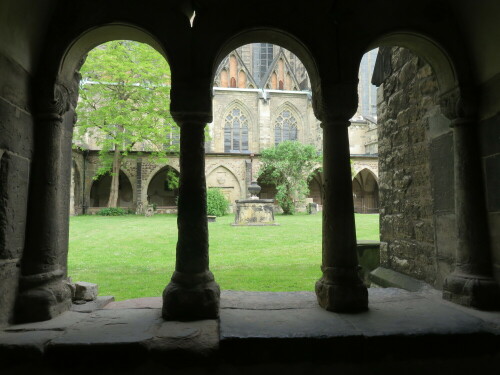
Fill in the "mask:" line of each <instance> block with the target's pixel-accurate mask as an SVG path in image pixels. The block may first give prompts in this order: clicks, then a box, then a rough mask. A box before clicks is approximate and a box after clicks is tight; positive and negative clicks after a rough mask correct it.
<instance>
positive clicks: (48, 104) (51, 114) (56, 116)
mask: <svg viewBox="0 0 500 375" xmlns="http://www.w3.org/2000/svg"><path fill="white" fill-rule="evenodd" d="M50 91H51V92H48V93H44V94H41V95H40V96H39V97H40V100H39V102H38V118H39V119H41V120H49V121H50V120H55V121H60V120H61V116H62V115H64V114H65V113H66V112H67V111H69V110H70V109H71V95H72V93H71V90H70V89H69V88H68V87H67V86H66V85H64V84H62V83H56V84H55V85H54V89H53V90H50Z"/></svg>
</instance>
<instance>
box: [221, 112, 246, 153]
mask: <svg viewBox="0 0 500 375" xmlns="http://www.w3.org/2000/svg"><path fill="white" fill-rule="evenodd" d="M242 151H248V120H247V117H246V116H245V115H244V114H243V112H242V111H241V110H240V109H238V108H234V109H232V110H231V112H229V114H228V115H227V116H226V120H225V125H224V152H242Z"/></svg>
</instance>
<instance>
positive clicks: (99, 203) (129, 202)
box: [89, 169, 135, 208]
mask: <svg viewBox="0 0 500 375" xmlns="http://www.w3.org/2000/svg"><path fill="white" fill-rule="evenodd" d="M132 181H133V179H132V178H131V176H130V175H129V174H128V173H127V172H126V171H125V170H124V169H120V176H119V187H118V204H117V206H118V207H127V208H132V207H133V205H134V202H135V199H134V197H135V189H134V184H133V183H132ZM110 187H111V176H110V175H109V174H106V175H103V176H99V178H97V179H96V180H94V181H92V185H91V186H90V191H89V196H90V200H89V202H90V206H91V207H106V205H107V203H108V199H109V189H110Z"/></svg>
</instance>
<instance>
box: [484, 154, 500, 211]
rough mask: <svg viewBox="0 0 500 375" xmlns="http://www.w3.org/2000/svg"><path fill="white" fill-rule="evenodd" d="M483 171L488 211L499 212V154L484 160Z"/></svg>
mask: <svg viewBox="0 0 500 375" xmlns="http://www.w3.org/2000/svg"><path fill="white" fill-rule="evenodd" d="M484 170H485V175H486V176H485V177H486V202H487V207H488V211H490V212H492V211H500V194H499V192H500V154H497V155H495V156H491V157H488V158H486V159H485V161H484Z"/></svg>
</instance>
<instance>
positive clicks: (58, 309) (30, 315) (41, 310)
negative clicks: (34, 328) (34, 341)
mask: <svg viewBox="0 0 500 375" xmlns="http://www.w3.org/2000/svg"><path fill="white" fill-rule="evenodd" d="M72 294H73V293H72V290H71V287H70V286H69V285H68V283H67V282H66V281H64V280H57V281H51V282H49V283H46V284H43V285H38V286H36V287H33V288H30V289H27V290H24V291H22V292H21V293H20V294H19V297H18V299H17V304H16V314H15V321H16V322H17V323H30V322H40V321H44V320H50V319H52V318H55V317H56V316H58V315H60V314H62V313H63V312H65V311H68V310H69V309H70V308H71V304H72V300H71V299H72Z"/></svg>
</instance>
